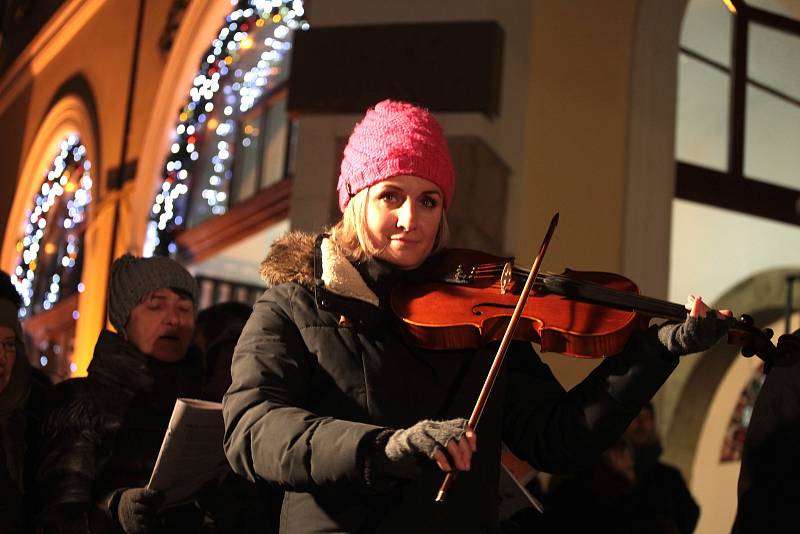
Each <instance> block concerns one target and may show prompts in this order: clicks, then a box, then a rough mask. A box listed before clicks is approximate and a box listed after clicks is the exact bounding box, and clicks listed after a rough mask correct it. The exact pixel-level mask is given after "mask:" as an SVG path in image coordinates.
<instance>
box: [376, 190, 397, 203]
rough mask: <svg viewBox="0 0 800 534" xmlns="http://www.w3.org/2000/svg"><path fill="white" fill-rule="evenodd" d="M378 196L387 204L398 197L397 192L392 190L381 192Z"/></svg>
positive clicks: (394, 201) (393, 201)
mask: <svg viewBox="0 0 800 534" xmlns="http://www.w3.org/2000/svg"><path fill="white" fill-rule="evenodd" d="M379 198H380V199H381V200H383V201H384V202H386V203H388V204H394V203H396V202H397V201H398V199H399V197H398V195H397V193H395V192H394V191H384V192H383V193H381V195H380V197H379Z"/></svg>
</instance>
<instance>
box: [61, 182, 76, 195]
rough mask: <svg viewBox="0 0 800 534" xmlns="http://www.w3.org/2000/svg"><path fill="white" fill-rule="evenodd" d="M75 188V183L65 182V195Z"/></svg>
mask: <svg viewBox="0 0 800 534" xmlns="http://www.w3.org/2000/svg"><path fill="white" fill-rule="evenodd" d="M77 188H78V186H77V185H76V184H75V182H67V185H65V186H64V191H66V192H67V193H72V192H73V191H75V190H76V189H77Z"/></svg>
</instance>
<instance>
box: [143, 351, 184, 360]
mask: <svg viewBox="0 0 800 534" xmlns="http://www.w3.org/2000/svg"><path fill="white" fill-rule="evenodd" d="M185 355H186V354H185V351H184V352H183V353H178V352H176V351H174V350H163V349H162V350H159V349H155V350H153V352H151V353H150V356H152V357H153V358H155V359H156V360H160V361H162V362H167V363H174V362H179V361H181V360H182V359H183V357H184V356H185Z"/></svg>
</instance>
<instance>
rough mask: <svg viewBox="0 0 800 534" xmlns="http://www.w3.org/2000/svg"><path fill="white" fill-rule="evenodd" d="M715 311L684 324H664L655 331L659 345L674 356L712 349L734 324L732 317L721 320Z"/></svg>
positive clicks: (688, 318) (687, 320)
mask: <svg viewBox="0 0 800 534" xmlns="http://www.w3.org/2000/svg"><path fill="white" fill-rule="evenodd" d="M716 315H717V314H716V312H715V311H714V310H709V311H708V314H707V315H706V316H705V317H691V316H688V317H686V320H685V321H683V322H682V323H664V324H662V325H660V326H658V327H656V328H655V329H654V331H655V333H656V336H657V338H658V341H659V343H661V345H663V346H664V348H665V349H667V351H669V352H670V353H671V354H672V355H674V356H683V355H684V354H691V353H693V352H702V351H704V350H707V349H709V348H711V347H712V346H713V345H714V344H715V343H716V342H717V341H719V339H720V338H721V337H722V336H724V335H725V334H726V333H727V332H728V329H729V328H730V327H731V326H732V325H733V324H734V322H735V320H734V319H733V318H732V317H726V318H724V319H719V318H717V316H716Z"/></svg>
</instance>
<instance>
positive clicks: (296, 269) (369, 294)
mask: <svg viewBox="0 0 800 534" xmlns="http://www.w3.org/2000/svg"><path fill="white" fill-rule="evenodd" d="M318 242H319V250H317V243H318ZM260 272H261V278H262V280H264V282H265V283H266V284H267V286H269V287H272V286H276V285H279V284H284V283H295V284H300V285H302V286H304V287H306V288H308V289H309V290H311V291H314V290H315V289H316V287H317V286H319V285H322V286H323V287H324V288H325V289H326V290H328V291H330V292H332V293H335V294H337V295H341V296H343V297H349V298H354V299H358V300H363V301H364V302H368V303H370V304H373V305H375V306H378V302H379V301H378V297H377V295H375V293H374V292H373V291H372V290H371V289H370V288H369V287H368V286H367V284H366V282H364V279H363V278H362V277H361V275H360V274H359V272H358V270H357V269H356V268H355V267H354V266H353V265H352V264H351V263H350V261H349V260H348V259H347V258H345V257H344V256H343V255H342V254H341V253H340V252H339V251H338V250H337V249H336V247H335V246H334V245H333V243H331V241H330V239H328V238H327V237H324V236H323V237H322V239H319V238H318V237H317V236H314V235H312V234H306V233H303V232H288V233H287V234H285V235H283V236H282V237H280V238H278V239H276V240H275V241H274V242H273V243H272V246H271V247H270V249H269V253H268V254H267V257H266V258H264V261H262V262H261V271H260Z"/></svg>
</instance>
